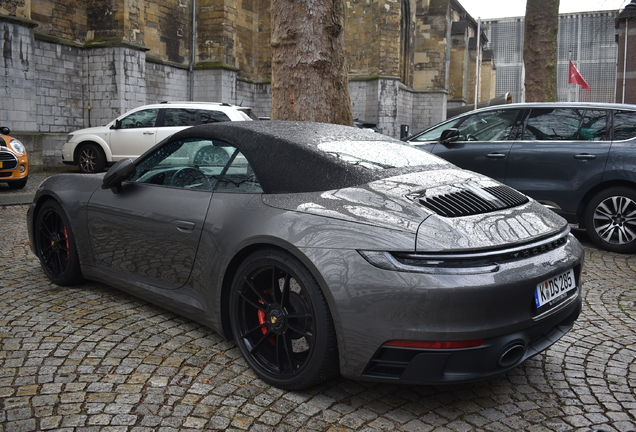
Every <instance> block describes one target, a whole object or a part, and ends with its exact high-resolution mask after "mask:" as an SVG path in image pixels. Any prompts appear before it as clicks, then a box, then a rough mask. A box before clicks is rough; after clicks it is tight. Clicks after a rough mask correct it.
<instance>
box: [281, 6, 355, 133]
mask: <svg viewBox="0 0 636 432" xmlns="http://www.w3.org/2000/svg"><path fill="white" fill-rule="evenodd" d="M343 26H344V5H343V2H342V0H272V112H271V118H272V120H300V121H316V122H321V123H336V124H345V125H353V117H352V113H351V100H350V97H349V82H348V70H347V65H346V60H345V58H346V53H345V42H344V31H343Z"/></svg>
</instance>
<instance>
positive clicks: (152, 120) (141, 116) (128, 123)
mask: <svg viewBox="0 0 636 432" xmlns="http://www.w3.org/2000/svg"><path fill="white" fill-rule="evenodd" d="M157 114H159V109H158V108H152V109H145V110H141V111H136V112H134V113H132V114H130V115H128V116H126V117H124V118H123V119H121V128H122V129H135V128H144V127H155V126H156V124H157Z"/></svg>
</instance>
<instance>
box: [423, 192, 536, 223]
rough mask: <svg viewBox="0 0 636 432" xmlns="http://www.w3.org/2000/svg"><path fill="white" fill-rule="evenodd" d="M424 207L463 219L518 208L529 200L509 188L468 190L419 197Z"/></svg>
mask: <svg viewBox="0 0 636 432" xmlns="http://www.w3.org/2000/svg"><path fill="white" fill-rule="evenodd" d="M418 201H419V203H420V204H422V205H423V206H424V207H426V208H427V209H429V210H432V211H434V212H435V213H437V214H438V215H440V216H444V217H449V218H453V217H462V216H471V215H476V214H482V213H490V212H494V211H497V210H503V209H507V208H512V207H516V206H519V205H522V204H525V203H527V202H528V201H529V200H528V198H527V197H526V196H525V195H523V194H521V193H519V192H517V191H516V190H514V189H512V188H509V187H507V186H491V187H485V188H477V187H472V188H466V189H465V190H462V191H459V192H451V193H448V194H442V195H436V196H428V197H419V198H418Z"/></svg>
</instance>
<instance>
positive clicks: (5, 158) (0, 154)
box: [0, 151, 18, 170]
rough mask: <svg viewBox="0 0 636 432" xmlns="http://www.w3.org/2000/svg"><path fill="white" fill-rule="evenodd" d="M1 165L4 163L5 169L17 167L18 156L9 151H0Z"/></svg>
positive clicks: (3, 167)
mask: <svg viewBox="0 0 636 432" xmlns="http://www.w3.org/2000/svg"><path fill="white" fill-rule="evenodd" d="M0 165H2V168H0V169H3V170H12V169H16V167H17V166H18V158H17V157H15V156H14V155H13V153H11V152H8V151H0Z"/></svg>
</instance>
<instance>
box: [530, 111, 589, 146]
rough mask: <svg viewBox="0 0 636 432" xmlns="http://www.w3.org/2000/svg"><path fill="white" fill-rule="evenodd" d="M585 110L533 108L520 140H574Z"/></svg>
mask: <svg viewBox="0 0 636 432" xmlns="http://www.w3.org/2000/svg"><path fill="white" fill-rule="evenodd" d="M584 112H585V110H577V109H552V108H533V109H532V111H531V112H530V116H529V117H528V120H527V122H526V127H525V129H524V131H523V136H522V138H521V139H522V140H526V141H560V140H576V139H577V136H578V131H579V125H580V124H581V120H583V115H584Z"/></svg>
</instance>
